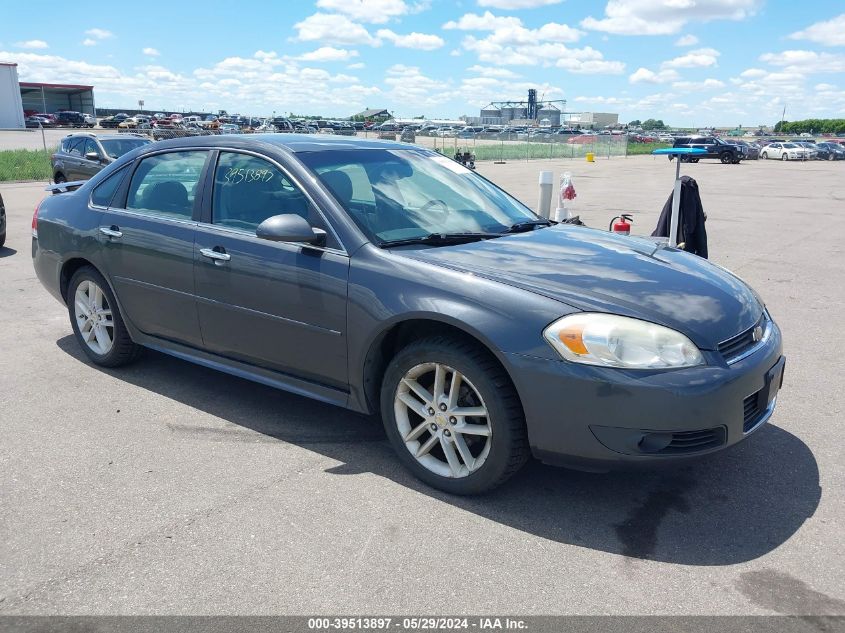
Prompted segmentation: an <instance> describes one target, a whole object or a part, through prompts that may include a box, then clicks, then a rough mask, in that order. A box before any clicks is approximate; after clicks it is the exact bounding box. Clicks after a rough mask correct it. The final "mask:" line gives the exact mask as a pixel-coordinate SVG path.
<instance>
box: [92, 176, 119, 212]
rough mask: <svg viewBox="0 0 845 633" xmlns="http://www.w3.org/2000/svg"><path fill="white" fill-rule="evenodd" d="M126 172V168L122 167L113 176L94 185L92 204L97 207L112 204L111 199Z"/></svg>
mask: <svg viewBox="0 0 845 633" xmlns="http://www.w3.org/2000/svg"><path fill="white" fill-rule="evenodd" d="M125 174H126V168H125V167H124V168H122V169H119V170H117V171H116V172H114V173H113V174H112V175H111V176H109V177H108V178H106V179H105V180H103V182H101V183H100V184H99V185H97V186H96V187H94V191H92V192H91V204H92V205H93V206H95V207H107V206H109V205H110V204H111V199H112V198H113V197H114V192H115V191H117V188H118V186H120V181H121V180H123V176H124V175H125Z"/></svg>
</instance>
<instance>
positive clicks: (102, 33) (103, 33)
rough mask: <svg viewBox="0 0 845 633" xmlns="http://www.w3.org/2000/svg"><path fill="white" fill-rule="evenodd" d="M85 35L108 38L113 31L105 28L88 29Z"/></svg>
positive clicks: (101, 38) (102, 38)
mask: <svg viewBox="0 0 845 633" xmlns="http://www.w3.org/2000/svg"><path fill="white" fill-rule="evenodd" d="M85 35H90V36H91V37H93V38H94V39H95V40H108V39H111V38H113V37H114V33H112V32H111V31H107V30H105V29H88V30H87V31H85Z"/></svg>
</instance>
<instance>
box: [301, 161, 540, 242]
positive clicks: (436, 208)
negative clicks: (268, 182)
mask: <svg viewBox="0 0 845 633" xmlns="http://www.w3.org/2000/svg"><path fill="white" fill-rule="evenodd" d="M297 157H298V158H299V159H300V160H301V161H302V162H303V163H304V164H305V165H306V166H307V167H308V168H310V169H311V170H312V171H313V172H314V173H315V174H316V175H317V177H318V178H319V179H320V181H321V182H322V183H323V184H324V185H325V186H326V188H328V189H329V190H330V191H331V192H332V193H333V194H334V196H335V198H336V199H337V201H338V202H339V203H340V204H341V205H342V206H343V207H344V208H345V209H346V211H347V212H348V213H349V215H350V216H351V217H352V219H353V220H354V221H355V223H356V224H357V225H358V226H359V227H360V228H361V230H362V231H364V233H365V234H367V236H368V237H370V239H373V240H374V241H376V242H379V243H387V242H391V241H396V240H407V239H415V238H422V237H425V236H428V235H432V234H454V233H501V232H502V231H506V230H507V229H509V228H510V227H511V226H513V225H514V224H517V223H521V222H531V221H532V220H537V219H538V217H537V216H536V215H535V214H534V213H532V212H531V210H530V209H528V208H527V207H525V206H524V205H523V204H522V203H520V202H518V201H517V200H516V199H514V198H512V197H511V196H509V195H508V194H506V193H505V192H504V191H502V190H501V189H499V188H498V187H496V186H494V185H493V184H492V183H490V182H488V181H487V180H485V179H484V178H482V177H481V176H479V175H478V174H476V173H475V172H474V171H471V170H469V169H467V168H465V167H463V166H462V165H459V164H458V163H456V162H455V161H453V160H451V159H449V158H446V157H445V156H442V155H441V154H438V153H436V152H431V151H427V150H411V149H398V150H394V149H365V150H326V151H319V152H300V153H298V154H297Z"/></svg>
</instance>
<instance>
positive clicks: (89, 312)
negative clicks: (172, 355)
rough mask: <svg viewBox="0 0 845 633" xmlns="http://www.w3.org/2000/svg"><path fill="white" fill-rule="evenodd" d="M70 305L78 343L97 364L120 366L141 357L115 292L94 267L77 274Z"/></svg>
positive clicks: (72, 325)
mask: <svg viewBox="0 0 845 633" xmlns="http://www.w3.org/2000/svg"><path fill="white" fill-rule="evenodd" d="M67 305H68V312H69V314H70V322H71V327H73V333H74V334H75V335H76V340H77V342H78V343H79V345H80V347H82V351H83V352H85V354H86V355H87V356H88V358H90V359H91V360H92V361H93V362H94V363H96V364H97V365H102V366H104V367H118V366H120V365H125V364H127V363H129V362H132V361H133V360H135V359H136V358H137V357H138V354H139V353H140V351H141V348H140V346H138V345H136V344H135V343H133V342H132V339H131V338H130V337H129V333H128V332H127V331H126V326H125V325H124V323H123V319H122V318H121V316H120V310H119V309H118V307H117V302H116V301H115V299H114V295H113V294H112V292H111V289H110V288H109V286H108V284H107V283H106V280H105V279H103V276H102V275H101V274H100V273H99V272H97V271H96V270H95V269H94V268H92V267H90V266H83V267H82V268H80V269H79V270H77V271H76V273H74V275H73V277H72V278H71V280H70V283H69V284H68V293H67Z"/></svg>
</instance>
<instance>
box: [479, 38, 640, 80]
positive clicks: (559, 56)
mask: <svg viewBox="0 0 845 633" xmlns="http://www.w3.org/2000/svg"><path fill="white" fill-rule="evenodd" d="M523 30H524V31H527V32H529V33H532V34H534V37H533V38H528V39H527V40H526V39H525V38H524V37H522V36H523V35H524V34H522V33H513V32H501V31H495V32H494V33H492V34H491V35H489V36H488V37H485V38H482V39H478V38H475V37H473V36H468V37H466V38H464V41H463V47H464V48H465V49H466V50H468V51H471V52H474V53H475V54H476V55H477V56H478V60H479V61H482V62H486V63H489V64H495V65H497V66H541V67H551V66H554V67H557V68H563V69H564V70H568V71H569V72H572V73H577V74H619V73H622V72H624V70H625V64H624V63H623V62H618V61H609V60H605V59H604V56H603V55H602V54H601V52H600V51H597V50H596V49H594V48H592V47H590V46H585V47H584V48H569V47H567V46H566V45H564V44H562V43H559V42H550V41H541V40H540V41H538V38H537V34H538V33H539V32H540V31H541V30H542V29H535V30H533V31H529V29H523Z"/></svg>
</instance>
